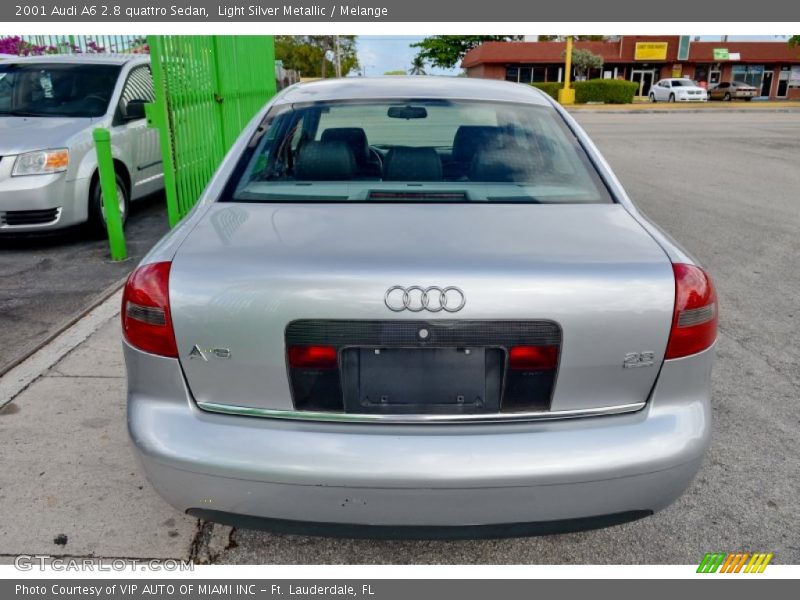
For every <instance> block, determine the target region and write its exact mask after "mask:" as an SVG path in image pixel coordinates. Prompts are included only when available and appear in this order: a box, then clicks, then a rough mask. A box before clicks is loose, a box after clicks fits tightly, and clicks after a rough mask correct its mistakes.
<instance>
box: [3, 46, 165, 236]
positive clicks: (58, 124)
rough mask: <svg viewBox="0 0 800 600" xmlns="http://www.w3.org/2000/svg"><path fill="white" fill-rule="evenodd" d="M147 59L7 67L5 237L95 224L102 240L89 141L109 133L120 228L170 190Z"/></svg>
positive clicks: (26, 62)
mask: <svg viewBox="0 0 800 600" xmlns="http://www.w3.org/2000/svg"><path fill="white" fill-rule="evenodd" d="M152 101H153V83H152V79H151V74H150V66H149V58H148V57H146V56H145V57H143V56H141V55H127V56H126V55H120V56H115V55H70V56H37V57H31V58H16V59H13V60H10V61H5V62H2V63H0V157H2V159H1V160H0V232H11V231H14V232H28V231H44V230H52V229H60V228H63V227H68V226H70V225H76V224H79V223H85V222H88V223H89V224H90V226H91V227H92V228H93V229H94V230H95V232H97V233H100V234H102V233H103V232H104V231H105V222H104V217H103V213H104V211H103V205H102V202H101V193H100V186H99V183H98V178H97V159H96V153H95V147H94V142H93V140H92V131H93V130H94V129H95V128H96V127H107V128H109V129H110V131H111V143H112V149H113V153H114V158H115V163H116V167H117V193H118V195H119V199H120V211H121V213H122V218H123V222H124V220H125V219H126V218H127V216H128V208H129V203H130V201H132V200H136V199H138V198H141V197H142V196H145V195H147V194H150V193H153V192H156V191H158V190H160V189H162V188H163V176H162V167H161V149H160V145H159V138H158V132H157V130H155V129H152V128H150V127H148V126H147V123H146V121H145V115H144V104H145V103H146V102H152Z"/></svg>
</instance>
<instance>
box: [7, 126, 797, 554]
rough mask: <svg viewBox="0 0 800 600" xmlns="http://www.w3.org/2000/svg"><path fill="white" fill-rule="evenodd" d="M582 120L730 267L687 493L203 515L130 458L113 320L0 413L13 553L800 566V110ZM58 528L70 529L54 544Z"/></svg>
mask: <svg viewBox="0 0 800 600" xmlns="http://www.w3.org/2000/svg"><path fill="white" fill-rule="evenodd" d="M577 118H578V119H579V121H580V122H581V123H582V124H583V125H584V126H585V127H586V128H587V130H588V131H589V133H590V134H591V135H592V137H593V138H594V140H595V141H596V143H597V144H598V146H599V147H600V149H601V150H602V152H603V153H604V154H605V156H606V158H607V159H608V160H609V162H610V163H611V164H612V166H613V167H614V169H615V171H616V172H617V174H618V176H619V177H620V178H621V180H622V181H623V183H624V184H625V186H626V188H627V190H628V192H629V194H630V195H631V196H632V197H633V198H634V199H635V201H636V202H637V203H638V205H639V206H640V207H641V208H642V210H643V211H644V212H645V213H646V214H648V215H649V216H650V217H652V218H653V220H655V221H656V222H657V223H658V224H659V225H660V226H661V227H662V228H664V229H665V230H666V231H668V232H669V233H671V234H673V235H674V236H675V237H676V238H677V239H679V240H680V242H681V243H682V244H683V245H684V247H685V248H686V249H688V250H689V251H690V252H691V253H692V254H694V255H695V256H696V257H697V258H698V259H699V260H700V261H701V262H702V263H703V264H704V265H705V266H706V267H707V268H708V269H709V270H710V271H711V273H712V274H713V275H714V277H715V280H716V284H717V289H718V294H719V298H720V311H721V321H720V338H719V342H718V355H719V359H718V362H717V366H716V369H715V372H714V378H713V379H714V397H713V409H714V418H715V423H714V437H713V443H712V448H711V450H710V452H709V454H708V456H707V459H706V461H705V464H704V466H703V468H702V470H701V472H700V474H699V475H698V477H697V479H696V480H695V481H694V483H693V484H692V486H691V487H690V489H689V490H688V492H687V493H686V494H685V495H684V496H682V497H681V498H680V499H679V500H678V501H677V502H676V503H675V504H673V505H672V506H670V507H669V508H668V509H666V510H664V511H662V512H661V513H658V514H657V515H655V516H653V517H650V518H647V519H645V520H642V521H638V522H634V523H629V524H626V525H622V526H618V527H613V528H608V529H604V530H598V531H590V532H583V533H576V534H568V535H560V536H549V537H538V538H523V539H504V540H481V541H459V542H427V541H426V542H411V541H408V542H399V541H365V540H341V539H326V538H312V537H299V536H285V535H274V534H268V533H264V532H257V531H248V530H241V529H237V530H231V529H230V528H227V527H222V526H218V525H210V524H204V523H199V522H196V521H195V520H193V519H189V518H188V517H186V516H185V515H181V514H179V513H177V512H175V511H173V510H172V509H170V508H169V507H168V506H167V505H166V504H164V503H163V502H162V501H161V500H160V499H159V498H157V497H156V496H155V494H154V493H153V492H152V491H151V490H150V488H149V487H148V486H147V484H146V482H145V481H144V478H143V476H142V475H141V471H140V470H139V469H138V466H137V465H136V463H135V462H134V461H133V460H132V457H131V452H130V449H129V446H128V441H127V437H126V432H125V423H124V374H123V372H122V370H121V357H120V355H119V354H120V353H119V338H118V336H119V333H118V325H117V322H116V319H112V320H110V321H108V322H107V323H106V324H105V325H103V326H102V328H101V329H100V330H99V331H98V333H97V334H96V336H95V337H94V338H93V339H94V341H92V338H90V340H87V342H85V343H84V344H83V345H81V346H78V347H77V348H76V349H75V350H74V351H73V352H72V353H71V354H69V355H67V356H66V357H65V358H64V359H63V360H62V361H61V362H59V363H58V364H57V365H56V366H55V367H54V368H53V369H51V370H50V371H49V372H48V373H47V374H46V376H45V377H42V378H41V379H39V380H38V381H36V382H35V383H34V384H32V385H31V386H30V388H29V389H27V390H26V391H25V392H23V393H22V394H20V396H19V397H18V398H17V399H15V400H14V402H12V403H11V404H9V405H8V406H6V407H5V408H4V409H3V410H0V455H2V456H3V457H4V465H3V466H4V469H3V470H2V471H0V506H2V507H3V509H2V515H0V563H2V562H4V561H5V562H8V561H10V560H11V557H12V556H13V555H14V554H15V553H20V552H30V553H33V552H39V553H50V554H59V555H64V554H67V555H73V556H94V557H99V556H109V557H148V558H152V557H170V558H189V557H191V558H195V559H197V560H201V561H203V560H205V561H210V562H217V563H239V564H258V563H300V564H323V563H346V564H355V563H374V564H388V563H403V564H409V563H410V564H415V563H432V564H437V563H459V564H464V563H467V564H470V563H474V564H495V563H505V564H541V563H589V564H637V563H649V564H671V563H677V564H697V563H698V562H699V561H700V559H701V558H702V557H703V555H704V554H705V553H706V552H708V551H723V552H725V551H736V550H743V551H760V552H773V553H774V555H775V557H774V559H773V562H774V563H782V564H787V563H794V564H797V563H800V520H798V518H797V515H798V514H800V494H798V490H800V440H799V439H798V435H797V431H798V425H800V406H798V400H800V345H798V342H797V340H798V339H800V335H799V334H800V331H799V329H800V325H799V324H798V323H799V322H800V303H798V298H800V269H799V268H798V267H797V258H798V256H800V236H799V235H798V232H800V194H798V190H800V167H799V166H798V165H800V112H793V113H753V114H745V113H738V112H737V113H733V112H731V113H728V112H725V113H721V112H720V113H714V114H698V113H670V114H649V113H644V114H639V113H636V114H601V113H593V112H581V113H579V114H577ZM98 372H102V373H103V375H102V376H99V375H98ZM70 386H73V387H74V386H79V387H78V389H80V391H81V393H80V395H79V397H72V396H70V395H69V393H68V392H67V390H68V389H70ZM53 407H55V408H53ZM59 534H64V539H66V538H67V537H68V539H69V542H68V543H66V542H65V544H63V545H54V540H55V538H57V536H59Z"/></svg>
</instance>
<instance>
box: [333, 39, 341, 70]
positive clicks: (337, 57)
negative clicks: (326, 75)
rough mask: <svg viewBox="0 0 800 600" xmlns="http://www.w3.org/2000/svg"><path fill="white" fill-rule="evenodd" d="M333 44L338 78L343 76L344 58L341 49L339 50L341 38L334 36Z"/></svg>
mask: <svg viewBox="0 0 800 600" xmlns="http://www.w3.org/2000/svg"><path fill="white" fill-rule="evenodd" d="M333 43H334V47H335V50H334V58H335V61H336V77H341V76H342V57H341V52H340V51H339V50H340V48H339V36H338V35H335V36H333Z"/></svg>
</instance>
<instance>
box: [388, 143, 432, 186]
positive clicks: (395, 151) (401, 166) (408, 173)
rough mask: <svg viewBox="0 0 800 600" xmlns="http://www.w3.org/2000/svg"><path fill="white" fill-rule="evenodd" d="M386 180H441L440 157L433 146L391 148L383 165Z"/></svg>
mask: <svg viewBox="0 0 800 600" xmlns="http://www.w3.org/2000/svg"><path fill="white" fill-rule="evenodd" d="M383 179H384V180H386V181H441V180H442V159H441V158H439V153H438V152H436V150H434V149H433V148H406V147H400V148H392V149H391V150H389V153H388V154H387V155H386V160H385V161H384V166H383Z"/></svg>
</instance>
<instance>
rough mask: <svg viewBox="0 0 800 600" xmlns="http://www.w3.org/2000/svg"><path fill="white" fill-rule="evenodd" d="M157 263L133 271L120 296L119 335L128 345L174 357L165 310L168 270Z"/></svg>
mask: <svg viewBox="0 0 800 600" xmlns="http://www.w3.org/2000/svg"><path fill="white" fill-rule="evenodd" d="M170 266H171V263H168V262H159V263H152V264H149V265H144V266H142V267H139V268H138V269H136V270H135V271H134V272H133V273H131V276H130V277H128V281H127V282H126V283H125V291H124V292H123V295H122V332H123V334H124V335H125V339H126V340H127V341H128V343H129V344H130V345H131V346H134V347H135V348H138V349H139V350H143V351H145V352H149V353H151V354H158V355H160V356H169V357H172V358H177V357H178V346H177V344H176V343H175V332H174V331H173V330H172V316H171V315H170V310H169V269H170Z"/></svg>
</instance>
